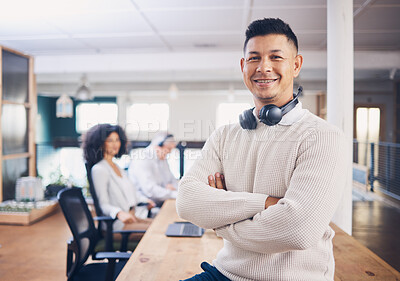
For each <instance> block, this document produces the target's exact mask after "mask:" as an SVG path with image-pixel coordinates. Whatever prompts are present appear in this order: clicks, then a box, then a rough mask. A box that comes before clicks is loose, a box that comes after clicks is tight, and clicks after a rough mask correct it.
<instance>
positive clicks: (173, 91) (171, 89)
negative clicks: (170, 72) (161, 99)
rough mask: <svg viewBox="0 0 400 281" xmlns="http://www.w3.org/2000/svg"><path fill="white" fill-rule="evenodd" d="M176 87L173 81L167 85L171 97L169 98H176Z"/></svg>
mask: <svg viewBox="0 0 400 281" xmlns="http://www.w3.org/2000/svg"><path fill="white" fill-rule="evenodd" d="M178 91H179V90H178V87H177V86H176V84H175V83H172V84H171V85H170V86H169V89H168V93H169V98H170V99H171V100H176V99H177V98H178Z"/></svg>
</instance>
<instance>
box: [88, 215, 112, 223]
mask: <svg viewBox="0 0 400 281" xmlns="http://www.w3.org/2000/svg"><path fill="white" fill-rule="evenodd" d="M93 219H94V220H95V221H104V222H106V221H114V220H115V219H113V218H112V217H110V216H101V217H94V218H93Z"/></svg>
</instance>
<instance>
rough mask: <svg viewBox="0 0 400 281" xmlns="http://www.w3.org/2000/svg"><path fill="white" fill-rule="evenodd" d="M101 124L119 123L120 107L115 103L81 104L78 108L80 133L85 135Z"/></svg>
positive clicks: (77, 124) (77, 127) (77, 119)
mask: <svg viewBox="0 0 400 281" xmlns="http://www.w3.org/2000/svg"><path fill="white" fill-rule="evenodd" d="M101 123H109V124H117V123H118V106H117V105H116V104H115V103H81V104H79V105H78V106H77V107H76V131H77V132H78V133H84V132H86V131H87V130H88V129H90V128H91V127H92V126H94V125H96V124H101Z"/></svg>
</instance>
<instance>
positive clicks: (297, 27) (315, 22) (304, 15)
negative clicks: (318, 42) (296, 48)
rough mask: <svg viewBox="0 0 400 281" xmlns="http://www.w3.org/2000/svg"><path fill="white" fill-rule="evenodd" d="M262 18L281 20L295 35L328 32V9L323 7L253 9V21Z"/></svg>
mask: <svg viewBox="0 0 400 281" xmlns="http://www.w3.org/2000/svg"><path fill="white" fill-rule="evenodd" d="M299 15H300V16H299ZM261 18H280V19H281V20H283V21H285V22H287V23H288V24H289V25H290V27H291V28H292V29H293V31H294V32H295V33H296V32H299V31H305V30H326V21H327V20H326V8H321V7H316V8H307V9H306V8H304V9H303V8H288V9H280V8H279V9H278V8H274V7H271V8H259V9H253V10H252V20H256V19H261Z"/></svg>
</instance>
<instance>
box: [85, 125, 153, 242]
mask: <svg viewBox="0 0 400 281" xmlns="http://www.w3.org/2000/svg"><path fill="white" fill-rule="evenodd" d="M126 145H127V138H126V135H125V132H124V131H123V129H122V128H121V127H120V126H112V125H109V124H99V125H96V126H94V127H92V128H91V129H89V131H88V132H87V133H86V135H85V137H84V142H83V150H84V157H85V159H86V161H87V163H88V164H89V166H90V167H92V168H91V172H92V178H93V184H94V188H95V190H96V194H97V197H98V200H99V205H100V208H101V210H102V211H103V213H104V215H106V216H111V217H112V218H118V220H116V221H115V222H114V225H113V228H114V229H115V230H122V229H126V230H146V229H147V228H148V227H149V225H150V223H151V220H150V219H140V218H138V217H136V216H135V206H136V205H137V203H139V201H138V197H137V194H136V190H135V186H134V185H133V184H132V182H131V181H130V180H129V178H128V176H127V175H126V173H125V171H123V170H122V169H121V168H119V167H118V166H117V165H116V164H115V163H114V162H113V158H114V157H121V156H122V155H123V154H125V152H126ZM141 199H142V202H147V203H149V205H148V208H152V207H154V205H155V204H154V202H152V201H151V200H148V199H147V198H141ZM143 199H144V201H143ZM135 235H136V234H134V235H131V236H130V237H131V239H134V240H135V239H138V238H140V237H141V236H142V235H136V236H135Z"/></svg>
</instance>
